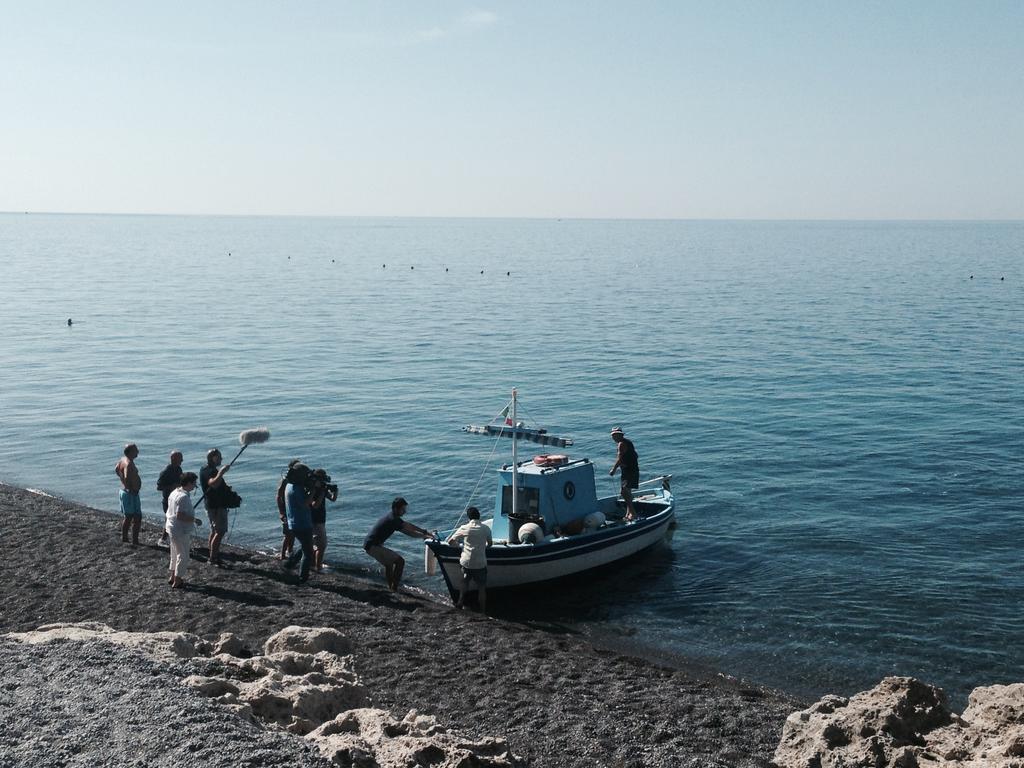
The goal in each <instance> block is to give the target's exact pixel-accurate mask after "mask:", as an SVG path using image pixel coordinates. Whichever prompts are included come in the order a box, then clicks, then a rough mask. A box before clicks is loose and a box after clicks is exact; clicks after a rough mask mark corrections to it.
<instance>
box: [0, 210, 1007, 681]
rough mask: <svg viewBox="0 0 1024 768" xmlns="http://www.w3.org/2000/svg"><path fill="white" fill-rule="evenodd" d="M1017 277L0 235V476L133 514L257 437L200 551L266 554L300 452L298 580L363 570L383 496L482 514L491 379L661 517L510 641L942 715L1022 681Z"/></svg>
mask: <svg viewBox="0 0 1024 768" xmlns="http://www.w3.org/2000/svg"><path fill="white" fill-rule="evenodd" d="M1022 256H1024V224H1022V223H1019V222H1018V223H1012V222H1010V223H996V222H993V223H914V222H908V223H856V222H672V221H569V220H565V221H561V220H548V221H544V220H439V219H344V218H244V217H176V216H84V215H23V214H5V215H2V216H0V479H2V480H4V481H6V482H8V483H12V484H16V485H21V486H28V487H33V488H39V489H42V490H45V491H47V492H49V493H54V494H59V495H61V496H64V497H67V498H70V499H74V500H78V501H81V502H84V503H86V504H89V505H92V506H95V507H99V508H101V509H107V510H116V508H117V487H118V483H117V480H116V478H115V476H114V474H113V466H114V463H115V462H116V461H117V459H118V457H119V456H120V453H121V448H122V446H123V445H124V444H125V443H126V442H128V441H134V442H136V443H138V445H139V447H140V450H141V454H140V457H139V460H138V465H139V468H140V470H141V473H142V477H143V483H144V493H143V509H144V511H145V513H146V514H147V515H150V516H156V515H157V514H158V513H159V507H160V501H159V496H158V494H157V492H156V490H155V487H154V486H155V481H156V476H157V474H158V473H159V471H160V470H161V468H162V467H163V466H164V464H165V463H166V460H167V455H168V454H169V452H170V451H171V450H172V449H181V450H182V451H184V453H185V456H186V468H187V469H193V470H198V469H199V467H200V465H201V464H202V463H203V457H204V455H205V452H206V450H207V449H209V448H210V447H213V446H218V447H220V448H221V449H222V451H223V453H224V455H225V457H226V459H230V457H231V456H232V455H234V449H235V448H237V435H238V433H239V432H240V431H241V430H244V429H248V428H253V427H257V426H266V427H268V428H269V429H270V430H271V432H272V437H271V440H270V442H268V443H267V444H265V445H257V446H253V447H251V448H249V449H248V450H247V451H246V453H245V454H244V455H243V456H242V458H241V459H240V460H239V462H238V464H237V465H236V466H235V467H234V468H233V469H232V470H231V472H230V474H229V480H230V482H231V483H232V485H233V486H234V487H235V489H236V490H237V491H238V492H239V493H240V494H241V495H242V496H243V497H244V503H243V506H242V507H241V509H240V510H239V511H238V512H237V513H236V514H235V515H234V517H233V522H232V530H231V534H230V538H231V539H232V540H233V541H235V542H236V543H241V544H248V545H255V546H259V547H263V548H267V549H270V548H272V547H274V546H276V545H277V544H278V543H279V537H280V527H279V523H278V520H277V512H276V509H275V504H274V492H275V489H276V486H277V482H278V479H279V477H280V474H281V470H282V469H283V467H284V466H285V464H286V463H287V462H288V460H289V459H291V458H293V457H301V458H303V459H304V460H305V461H306V462H307V463H309V464H310V465H312V466H323V467H325V468H326V469H327V470H328V471H329V472H330V473H331V475H332V476H333V477H334V479H335V480H336V481H338V482H339V483H340V486H341V500H340V503H339V504H337V505H334V506H333V507H332V508H331V509H330V512H329V520H328V530H329V535H330V546H329V557H332V558H333V559H334V561H335V562H336V563H337V564H338V567H345V568H352V569H358V568H367V569H370V567H371V566H375V564H374V563H372V561H369V560H368V558H367V557H366V556H365V555H364V554H363V553H362V551H361V549H360V548H359V544H360V543H361V541H362V538H363V536H364V535H365V533H366V531H367V530H368V528H369V527H370V525H371V524H372V522H373V521H374V520H375V519H376V518H377V517H378V516H379V515H381V514H382V513H383V512H385V511H386V510H387V509H388V504H389V501H390V500H391V498H392V497H394V496H395V495H398V494H401V495H403V496H405V497H406V498H407V499H408V500H409V504H410V506H409V519H411V520H412V521H414V522H415V523H417V524H419V525H421V526H424V527H427V528H431V529H434V528H440V529H443V528H446V527H451V525H452V524H454V522H455V521H456V520H457V519H458V517H459V514H460V511H461V510H462V509H463V508H464V506H465V505H466V504H468V503H476V504H477V505H478V506H481V507H483V508H484V509H487V508H489V507H491V505H492V503H493V502H492V497H491V494H492V493H493V485H494V475H493V470H494V467H495V466H496V465H497V464H499V463H501V462H502V461H508V454H507V453H505V451H507V450H508V447H509V446H508V444H507V443H506V444H505V445H499V446H498V453H496V454H493V455H492V453H491V451H492V448H493V447H494V446H493V445H492V444H491V442H490V441H489V440H488V439H487V438H481V437H475V436H471V435H466V434H463V433H462V432H461V431H460V429H461V427H462V426H464V425H466V424H470V423H482V422H487V421H488V420H489V419H491V418H492V417H493V416H495V414H497V412H498V411H499V410H500V409H501V408H502V407H503V406H504V405H505V404H506V403H507V402H508V400H509V397H510V393H511V389H512V387H513V386H517V387H518V388H519V390H520V393H521V398H522V400H521V411H520V415H521V417H523V418H524V419H525V420H526V421H527V422H528V423H530V424H532V425H537V426H543V427H546V428H547V429H549V430H550V431H552V432H555V433H561V434H566V435H568V436H570V437H572V438H574V439H575V445H574V446H573V447H572V449H571V450H570V453H571V454H572V455H574V456H585V457H589V458H591V459H592V460H594V462H595V463H596V465H597V475H598V491H599V493H601V494H606V493H612V492H614V491H615V489H616V481H615V480H613V479H612V478H609V477H608V476H607V470H608V468H609V467H610V466H611V463H612V461H613V457H614V447H615V446H614V444H613V443H612V442H611V440H610V439H609V437H608V432H609V429H610V428H611V427H612V426H616V425H618V426H621V427H622V428H623V429H624V430H625V431H626V434H627V435H628V436H629V437H630V438H631V439H632V440H633V441H634V442H635V444H636V446H637V449H638V452H639V454H640V463H641V471H642V474H643V475H645V476H651V475H656V474H663V473H670V474H672V475H673V490H674V491H675V493H676V494H677V499H678V518H679V524H678V528H677V529H676V531H675V532H674V534H673V536H672V537H671V539H670V540H669V541H667V542H666V543H665V544H664V545H662V546H659V547H657V548H655V549H654V550H652V551H651V552H649V553H648V554H647V555H646V556H645V557H642V558H640V559H638V560H637V561H635V562H632V563H630V564H628V565H627V566H626V567H624V568H623V569H622V570H621V571H619V572H617V573H611V574H603V575H602V576H601V577H600V578H599V579H598V580H597V581H596V582H595V583H594V584H593V585H591V586H590V587H588V588H586V589H574V590H573V592H572V593H570V594H557V593H548V594H547V596H546V597H545V598H543V599H534V601H533V602H532V603H531V604H529V605H527V606H525V607H523V608H521V609H520V611H519V612H518V615H519V616H520V617H527V618H528V617H529V616H531V615H536V616H537V617H538V618H539V619H541V620H545V621H557V622H560V623H562V624H564V625H568V626H571V627H573V628H576V629H579V630H581V631H586V632H592V633H594V634H604V635H607V636H615V637H620V638H621V637H626V638H631V640H630V642H634V643H635V644H636V645H637V647H638V648H640V647H643V648H645V649H647V652H651V653H655V654H664V655H666V656H669V655H678V656H681V657H685V658H688V659H691V660H695V661H697V662H700V663H704V664H708V665H710V666H712V667H714V668H717V669H720V670H722V671H723V672H726V673H728V674H732V675H737V676H742V677H744V678H747V679H749V680H753V681H756V682H760V683H765V684H769V685H774V686H778V687H781V688H783V689H786V690H789V691H792V692H794V693H797V694H802V695H805V696H813V695H818V694H821V693H824V692H828V691H831V692H837V693H851V692H853V691H856V690H860V689H863V688H866V687H869V686H871V685H873V684H874V683H875V682H877V680H878V679H879V678H881V677H882V676H884V675H888V674H904V675H916V676H919V677H921V678H922V679H924V680H926V681H927V682H930V683H933V684H937V685H940V686H943V687H945V688H946V689H947V690H948V691H949V692H950V693H952V694H953V695H954V697H962V696H963V695H964V693H965V692H967V691H969V690H970V689H971V688H973V687H974V686H977V685H982V684H992V683H1007V682H1012V681H1019V680H1024V669H1022V668H1021V651H1022V637H1024V611H1022V608H1024V605H1022V602H1024V600H1022V598H1024V565H1022V556H1021V545H1022V541H1024V536H1022V528H1024V480H1022V478H1024V472H1022V459H1024V314H1022V309H1021V308H1022V306H1024V290H1022V286H1024V270H1022V268H1021V265H1022ZM972 276H973V277H972ZM69 318H70V319H71V321H72V323H71V325H68V323H67V321H68V319H69ZM474 489H476V492H475V494H474ZM97 524H101V523H100V520H99V519H97ZM41 530H45V527H44V528H43V529H41ZM45 535H59V532H52V531H48V532H46V534H45ZM116 538H117V532H116V531H114V530H111V541H112V545H114V542H115V541H116ZM393 541H394V544H395V546H396V547H397V548H399V549H400V550H401V551H402V552H403V553H405V554H406V555H407V556H408V557H409V558H410V559H411V561H412V563H413V564H414V565H411V566H410V568H409V569H408V571H407V572H408V574H409V580H410V582H411V583H412V584H413V585H414V586H419V587H421V588H424V589H430V590H434V591H437V592H440V591H442V585H441V583H440V581H439V579H437V578H436V577H434V578H428V577H426V576H425V575H422V574H421V573H419V572H418V571H419V569H418V567H417V565H416V564H418V563H419V562H421V557H422V548H421V545H420V544H419V542H416V541H414V540H412V539H408V538H404V537H401V536H396V537H395V539H394V540H393Z"/></svg>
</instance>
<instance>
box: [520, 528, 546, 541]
mask: <svg viewBox="0 0 1024 768" xmlns="http://www.w3.org/2000/svg"><path fill="white" fill-rule="evenodd" d="M542 541H544V529H543V528H541V527H540V526H539V525H537V524H536V523H523V524H522V525H521V526H520V528H519V543H520V544H540V543H541V542H542Z"/></svg>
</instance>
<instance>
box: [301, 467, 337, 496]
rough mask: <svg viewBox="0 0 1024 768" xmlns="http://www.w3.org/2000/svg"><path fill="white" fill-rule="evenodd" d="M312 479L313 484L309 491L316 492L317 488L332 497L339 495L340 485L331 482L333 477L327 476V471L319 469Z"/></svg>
mask: <svg viewBox="0 0 1024 768" xmlns="http://www.w3.org/2000/svg"><path fill="white" fill-rule="evenodd" d="M311 477H312V484H311V485H310V486H309V488H307V490H309V491H314V490H316V489H317V488H323V489H324V490H325V491H327V493H328V495H330V496H337V495H338V484H337V483H332V482H331V476H330V475H328V474H327V470H324V469H317V470H315V471H314V472H313V474H312V476H311Z"/></svg>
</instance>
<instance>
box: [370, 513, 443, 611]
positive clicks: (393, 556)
mask: <svg viewBox="0 0 1024 768" xmlns="http://www.w3.org/2000/svg"><path fill="white" fill-rule="evenodd" d="M408 506H409V503H408V502H407V501H406V500H405V499H403V498H402V497H401V496H398V497H396V498H395V500H394V501H392V502H391V511H390V512H389V513H388V514H386V515H384V517H382V518H381V519H380V520H378V521H377V522H376V523H375V524H374V526H373V528H371V529H370V532H369V533H368V534H367V535H366V539H365V540H364V541H363V549H364V550H366V554H368V555H369V556H370V557H372V558H373V559H374V560H376V561H377V562H378V563H380V564H381V565H383V566H384V579H385V580H386V581H387V583H388V589H390V590H391V591H392V592H397V591H398V585H399V584H400V583H401V582H402V571H403V570H405V558H403V557H402V556H401V555H400V554H398V553H397V552H395V551H394V550H392V549H388V548H387V547H385V546H384V542H385V541H387V540H388V539H389V538H391V534H393V533H394V532H395V531H401V532H402V533H404V534H405V535H407V536H415V537H417V538H420V539H432V538H434V534H432V533H431V532H430V531H427V530H424V529H423V528H420V527H419V526H417V525H413V524H412V523H410V522H409V521H407V520H403V519H402V515H404V514H405V510H406V509H407V508H408Z"/></svg>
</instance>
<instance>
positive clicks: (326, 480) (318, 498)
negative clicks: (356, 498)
mask: <svg viewBox="0 0 1024 768" xmlns="http://www.w3.org/2000/svg"><path fill="white" fill-rule="evenodd" d="M309 497H310V498H309V506H310V511H311V512H312V517H313V560H314V564H313V568H314V570H315V571H316V572H317V573H323V572H324V550H326V549H327V502H328V501H337V500H338V486H337V485H336V484H335V483H332V482H331V476H330V475H328V474H327V470H326V469H324V468H323V467H320V468H319V469H317V470H314V472H313V475H312V485H311V487H310V490H309Z"/></svg>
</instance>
